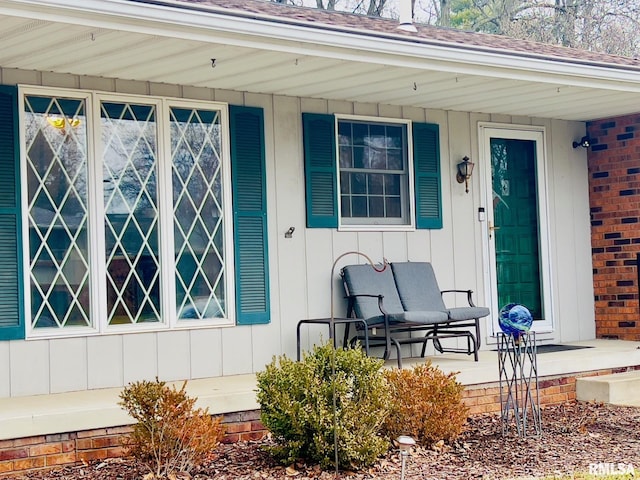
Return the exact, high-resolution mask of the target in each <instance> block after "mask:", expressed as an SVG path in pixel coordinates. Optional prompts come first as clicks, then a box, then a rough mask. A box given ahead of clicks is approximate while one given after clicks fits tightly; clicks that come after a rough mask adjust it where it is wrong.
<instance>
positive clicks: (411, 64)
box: [0, 0, 640, 121]
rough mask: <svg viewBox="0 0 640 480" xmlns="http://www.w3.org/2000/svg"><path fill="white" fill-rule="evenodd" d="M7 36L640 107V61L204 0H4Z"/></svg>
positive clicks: (207, 82)
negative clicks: (496, 44) (375, 28)
mask: <svg viewBox="0 0 640 480" xmlns="http://www.w3.org/2000/svg"><path fill="white" fill-rule="evenodd" d="M285 8H286V7H285ZM0 39H1V41H2V47H3V48H2V49H1V50H0V66H2V67H3V68H16V69H24V70H34V71H46V72H57V73H70V74H76V75H88V76H97V77H106V78H114V79H127V80H140V81H149V82H158V83H168V84H177V85H185V86H195V87H210V88H218V89H228V90H237V91H242V92H254V93H268V94H276V95H288V96H299V97H310V98H318V99H328V100H347V101H356V102H371V103H381V104H389V105H398V106H416V107H424V108H434V109H444V110H454V111H465V112H479V113H490V114H505V115H512V116H531V117H542V118H555V119H564V120H578V121H587V120H593V119H598V118H605V117H611V116H618V115H624V114H631V113H637V112H639V111H640V61H634V60H628V61H620V62H616V61H615V59H614V60H613V61H608V60H609V59H611V58H613V57H607V56H602V59H600V58H598V57H597V56H595V57H589V56H584V57H581V56H577V57H572V56H571V55H569V54H567V55H566V56H557V55H549V54H547V53H544V49H541V51H542V53H537V52H535V51H522V50H517V49H509V48H504V47H500V48H492V47H491V46H490V45H470V44H464V43H462V44H460V43H455V42H447V41H441V40H436V39H429V38H425V37H424V36H415V35H412V34H410V33H406V32H402V31H401V30H398V31H397V32H395V31H387V32H372V31H371V30H367V29H360V28H355V27H350V26H339V25H330V24H325V23H319V22H312V21H305V20H299V19H292V18H286V17H279V16H273V15H268V14H259V13H255V12H247V11H243V10H242V9H240V8H224V7H220V6H216V5H214V4H208V3H206V2H202V3H201V2H196V1H193V0H192V1H191V2H190V3H183V2H175V1H173V0H166V1H154V0H147V1H140V0H2V2H0ZM212 59H215V66H213V65H212Z"/></svg>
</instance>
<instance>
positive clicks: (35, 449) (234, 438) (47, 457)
mask: <svg viewBox="0 0 640 480" xmlns="http://www.w3.org/2000/svg"><path fill="white" fill-rule="evenodd" d="M223 424H224V426H225V427H226V435H225V438H224V440H223V442H225V443H232V442H238V441H241V440H257V439H260V438H262V437H263V436H264V434H265V433H266V432H265V429H264V426H263V425H262V423H261V422H260V412H259V411H258V410H253V411H248V412H238V413H230V414H227V415H225V416H224V419H223ZM130 432H131V427H129V426H125V427H114V428H101V429H96V430H84V431H81V432H73V433H62V434H56V435H39V436H35V437H27V438H18V439H15V440H0V477H5V478H6V477H7V476H14V475H15V474H16V473H17V472H25V471H28V470H38V469H46V468H52V467H56V466H59V465H64V464H71V463H78V462H90V461H92V460H101V459H104V458H112V457H121V456H122V455H123V454H124V449H123V448H122V442H123V438H124V437H125V436H126V435H128V434H129V433H130Z"/></svg>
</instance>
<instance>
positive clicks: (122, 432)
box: [0, 365, 640, 478]
mask: <svg viewBox="0 0 640 480" xmlns="http://www.w3.org/2000/svg"><path fill="white" fill-rule="evenodd" d="M630 370H640V365H637V366H634V367H624V368H615V369H605V370H597V371H591V372H584V373H578V374H571V375H565V376H556V377H545V378H542V379H540V380H539V382H538V388H539V390H540V404H541V405H554V404H560V403H564V402H567V401H570V400H575V398H576V378H580V377H590V376H595V375H609V374H612V373H622V372H626V371H630ZM534 392H535V390H534ZM463 396H464V403H465V404H466V405H467V406H468V407H469V413H470V414H471V415H477V414H481V413H497V412H500V387H499V385H498V384H497V383H493V384H486V385H481V386H471V387H468V388H467V389H465V391H464V394H463ZM223 423H224V425H225V427H226V436H225V438H224V440H223V442H225V443H233V442H238V441H245V440H258V439H260V438H262V437H263V436H264V435H265V433H266V431H265V429H264V426H263V425H262V423H261V422H260V411H259V410H252V411H247V412H238V413H230V414H227V415H225V416H224V420H223ZM130 432H131V427H128V426H127V427H115V428H103V429H97V430H85V431H81V432H75V433H63V434H58V435H40V436H36V437H28V438H19V439H16V440H0V477H3V478H7V477H8V476H13V477H15V475H16V473H25V472H27V471H29V470H40V469H47V468H53V467H56V466H59V465H63V464H71V463H77V462H90V461H92V460H101V459H104V458H112V457H120V456H122V455H123V454H124V451H123V448H122V441H123V437H125V436H126V435H128V434H129V433H130Z"/></svg>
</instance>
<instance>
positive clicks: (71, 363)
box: [49, 338, 88, 393]
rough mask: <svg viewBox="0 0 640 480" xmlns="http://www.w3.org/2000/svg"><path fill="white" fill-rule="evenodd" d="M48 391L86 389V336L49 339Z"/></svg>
mask: <svg viewBox="0 0 640 480" xmlns="http://www.w3.org/2000/svg"><path fill="white" fill-rule="evenodd" d="M49 344H50V345H49V362H50V370H51V373H50V375H51V378H50V384H51V389H50V393H60V392H71V391H77V390H86V389H87V387H88V380H87V377H88V373H87V338H60V339H53V340H49Z"/></svg>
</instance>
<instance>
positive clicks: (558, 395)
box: [463, 365, 640, 415]
mask: <svg viewBox="0 0 640 480" xmlns="http://www.w3.org/2000/svg"><path fill="white" fill-rule="evenodd" d="M631 370H640V365H637V366H634V367H624V368H609V369H605V370H596V371H591V372H582V373H574V374H571V375H564V376H555V377H544V378H541V379H539V380H538V390H539V395H540V405H542V406H546V405H558V404H562V403H565V402H569V401H571V400H575V399H576V379H578V378H582V377H594V376H598V375H611V374H613V373H622V372H627V371H631ZM535 393H536V391H535V388H534V389H533V394H534V395H535ZM534 398H535V396H534ZM463 401H464V403H465V405H466V406H467V407H469V414H470V415H478V414H481V413H499V412H500V385H499V384H498V383H491V384H487V385H482V386H480V387H475V388H474V387H470V388H467V389H465V391H464V393H463Z"/></svg>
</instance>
